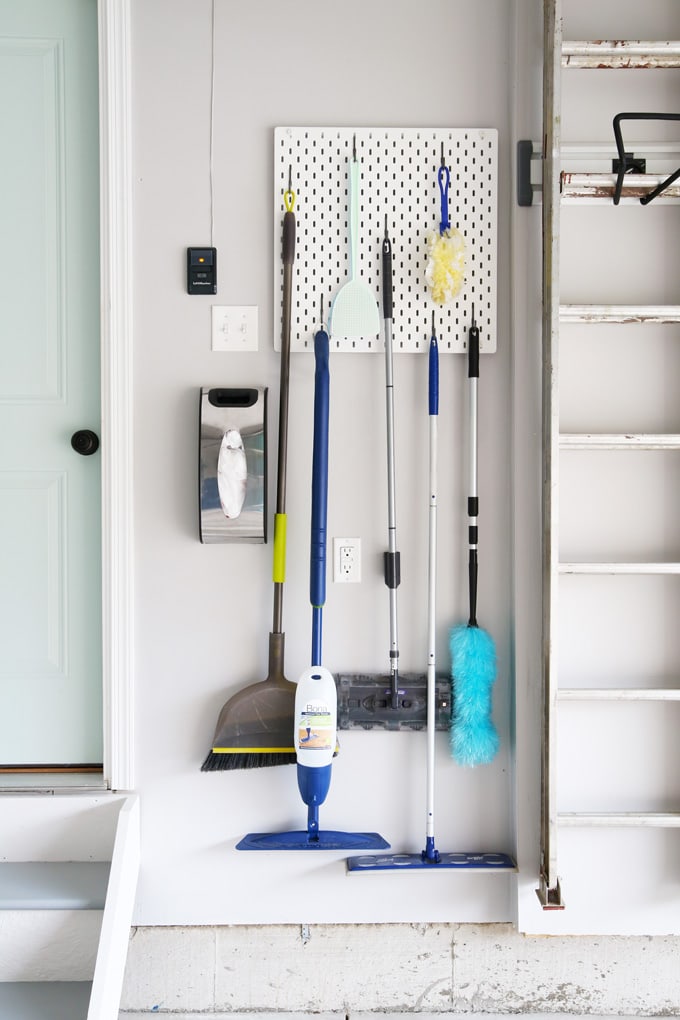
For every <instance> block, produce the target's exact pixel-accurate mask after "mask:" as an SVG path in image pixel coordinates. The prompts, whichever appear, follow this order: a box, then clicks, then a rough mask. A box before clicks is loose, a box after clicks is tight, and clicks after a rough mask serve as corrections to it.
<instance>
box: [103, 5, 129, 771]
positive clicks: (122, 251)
mask: <svg viewBox="0 0 680 1020" xmlns="http://www.w3.org/2000/svg"><path fill="white" fill-rule="evenodd" d="M97 9H98V24H99V160H100V162H99V166H100V169H99V176H100V189H99V195H100V213H99V216H100V262H101V265H100V273H101V320H100V326H101V447H100V448H101V496H102V520H101V524H102V670H103V673H102V695H103V700H102V703H103V728H104V762H103V764H104V781H105V782H106V785H107V786H108V787H109V788H110V789H112V790H132V789H133V788H134V702H133V682H134V671H133V662H134V590H133V586H134V570H133V565H134V532H133V491H132V488H133V388H132V383H133V372H132V354H133V350H132V160H131V155H132V153H131V137H132V124H131V102H130V97H131V87H130V85H131V60H130V20H131V18H130V0H97Z"/></svg>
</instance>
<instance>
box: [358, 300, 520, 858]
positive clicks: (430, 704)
mask: <svg viewBox="0 0 680 1020" xmlns="http://www.w3.org/2000/svg"><path fill="white" fill-rule="evenodd" d="M428 370H429V371H428V376H429V378H428V405H429V423H430V429H429V431H430V440H429V452H430V456H429V461H430V474H429V483H430V489H429V510H428V520H429V529H428V530H429V543H428V599H427V798H426V799H427V817H426V823H425V849H424V850H423V851H422V852H421V853H419V854H379V855H375V856H373V855H366V856H361V857H350V858H349V859H348V861H347V870H348V871H349V872H354V873H358V872H365V871H399V870H408V869H416V868H417V869H428V868H429V869H430V870H432V869H435V870H436V869H437V868H457V869H470V870H476V871H495V870H497V869H508V868H514V867H515V863H514V861H513V860H512V858H510V857H508V855H507V854H497V853H493V854H488V853H486V854H485V853H440V852H439V850H437V847H436V846H435V838H434V771H435V766H434V756H435V745H434V738H435V729H436V719H435V710H436V705H435V695H436V596H437V439H438V421H437V419H438V415H439V347H438V344H437V335H436V333H435V325H434V313H432V337H431V340H430V353H429V364H428Z"/></svg>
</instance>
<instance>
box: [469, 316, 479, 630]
mask: <svg viewBox="0 0 680 1020" xmlns="http://www.w3.org/2000/svg"><path fill="white" fill-rule="evenodd" d="M468 380H469V384H470V406H469V412H470V490H469V495H468V518H469V525H468V544H469V547H470V559H469V564H468V574H469V585H470V618H469V620H468V626H470V627H476V626H477V569H478V565H477V543H478V528H477V517H478V515H479V497H478V495H477V448H478V437H477V387H478V383H479V329H478V328H477V326H476V324H475V311H474V307H473V309H472V325H471V326H470V329H469V330H468Z"/></svg>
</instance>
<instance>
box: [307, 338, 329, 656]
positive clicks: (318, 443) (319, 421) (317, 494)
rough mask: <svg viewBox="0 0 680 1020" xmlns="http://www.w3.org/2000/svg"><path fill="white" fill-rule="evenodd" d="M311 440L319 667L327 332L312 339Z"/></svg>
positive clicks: (312, 579) (312, 589)
mask: <svg viewBox="0 0 680 1020" xmlns="http://www.w3.org/2000/svg"><path fill="white" fill-rule="evenodd" d="M314 359H315V371H314V441H313V451H312V521H311V546H310V557H309V599H310V602H311V604H312V665H313V666H320V665H321V630H322V610H323V606H324V603H325V601H326V530H327V517H328V412H329V398H330V373H329V368H328V333H327V332H326V330H325V329H324V328H323V327H322V328H321V329H320V330H319V331H318V332H317V334H316V336H315V337H314Z"/></svg>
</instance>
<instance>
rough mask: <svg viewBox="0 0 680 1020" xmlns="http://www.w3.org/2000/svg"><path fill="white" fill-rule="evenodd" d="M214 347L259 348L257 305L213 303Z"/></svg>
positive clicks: (230, 349)
mask: <svg viewBox="0 0 680 1020" xmlns="http://www.w3.org/2000/svg"><path fill="white" fill-rule="evenodd" d="M212 349H213V350H214V351H256V350H257V305H213V306H212Z"/></svg>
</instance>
